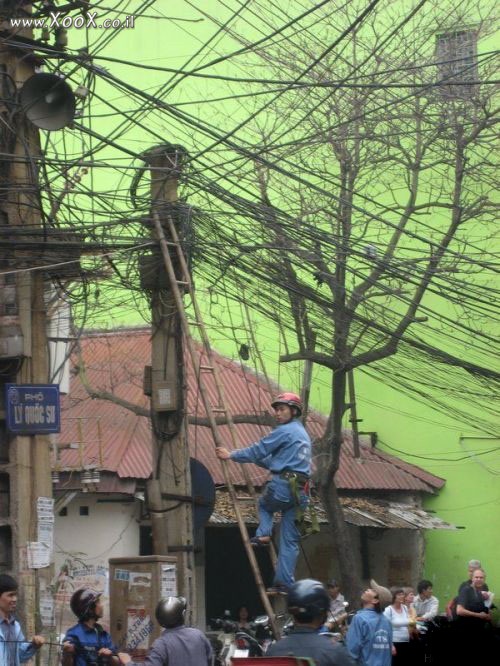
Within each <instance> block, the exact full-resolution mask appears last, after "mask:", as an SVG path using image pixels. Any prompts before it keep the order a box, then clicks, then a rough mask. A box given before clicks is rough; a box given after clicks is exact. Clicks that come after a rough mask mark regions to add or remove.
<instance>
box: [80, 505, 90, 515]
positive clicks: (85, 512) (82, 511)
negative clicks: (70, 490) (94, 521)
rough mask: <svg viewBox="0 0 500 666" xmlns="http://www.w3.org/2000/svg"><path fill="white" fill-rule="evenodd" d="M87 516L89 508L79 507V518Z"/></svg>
mask: <svg viewBox="0 0 500 666" xmlns="http://www.w3.org/2000/svg"><path fill="white" fill-rule="evenodd" d="M88 515H89V507H88V506H81V507H80V516H88Z"/></svg>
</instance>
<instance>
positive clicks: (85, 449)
mask: <svg viewBox="0 0 500 666" xmlns="http://www.w3.org/2000/svg"><path fill="white" fill-rule="evenodd" d="M80 348H81V353H82V357H83V360H84V366H85V375H86V380H87V383H88V385H89V386H90V387H92V388H93V389H96V390H97V391H100V392H107V393H112V394H113V395H115V396H116V397H117V398H118V399H119V400H120V401H122V403H123V402H125V403H130V404H133V405H137V407H138V408H139V411H141V410H142V413H144V410H149V398H148V397H146V396H144V394H143V374H144V366H145V365H149V364H150V362H151V361H150V359H151V338H150V331H149V329H148V330H146V329H118V330H114V331H107V332H100V333H86V334H84V335H83V336H82V338H81V340H80ZM214 356H215V359H216V362H217V364H218V369H219V375H220V377H221V380H222V383H223V386H224V391H225V396H226V401H227V403H228V405H229V408H230V410H231V412H232V413H233V415H235V414H248V415H255V414H260V413H265V412H267V411H268V410H269V404H270V402H271V398H272V395H271V390H273V389H271V390H270V389H269V387H268V385H267V383H266V382H265V381H264V380H263V379H261V378H260V377H258V376H256V374H255V373H254V372H253V371H252V370H250V369H248V368H246V367H245V366H244V365H242V364H241V363H239V362H236V361H231V360H229V359H226V358H223V357H222V356H219V355H217V354H214ZM71 360H72V365H73V371H72V379H71V390H70V394H69V395H68V396H65V397H64V398H63V400H62V431H61V433H60V435H59V436H58V439H59V448H60V459H59V462H58V465H57V466H58V467H59V468H61V469H82V468H92V467H97V468H99V469H101V470H104V471H111V472H116V473H117V474H118V476H119V477H121V478H126V477H132V478H138V479H146V478H148V477H149V475H150V473H151V427H150V421H149V418H148V417H147V416H144V415H139V414H137V413H134V412H132V411H130V410H129V409H126V408H125V407H124V406H123V404H116V403H114V402H111V401H109V400H105V399H92V398H91V397H89V395H88V393H87V391H86V390H85V388H84V386H83V384H82V382H81V380H80V378H79V376H78V374H77V372H76V368H77V366H79V363H80V360H79V357H78V356H77V355H73V357H72V359H71ZM205 381H206V383H207V387H208V390H209V391H210V393H211V395H212V396H213V395H214V390H213V379H212V377H211V376H210V375H208V374H207V375H206V379H205ZM187 384H188V397H187V407H188V414H189V415H191V416H193V415H196V416H198V417H205V416H206V414H205V411H204V408H203V405H202V401H201V396H200V394H199V389H198V387H197V383H196V377H195V373H194V371H193V368H192V366H191V363H190V362H188V363H187ZM275 388H276V387H275ZM325 423H326V420H325V418H324V417H323V416H321V415H319V414H317V413H312V414H311V415H310V416H309V418H308V422H307V429H308V431H309V433H310V435H311V437H313V438H317V437H319V436H320V435H322V434H323V430H324V426H325ZM269 429H270V427H269V426H260V425H255V424H237V425H236V430H237V434H238V439H239V444H240V446H246V445H247V444H249V443H251V442H254V441H256V440H257V439H259V438H260V437H261V436H262V435H263V434H264V433H265V432H268V431H269ZM220 430H221V436H222V438H223V440H224V442H225V443H226V445H227V446H228V447H229V448H231V438H230V435H229V429H228V427H227V426H220ZM188 439H189V446H190V454H191V456H192V457H195V458H197V459H198V460H200V461H201V462H202V463H203V464H204V465H205V466H206V467H207V469H208V470H209V472H210V474H211V475H212V477H213V479H214V481H215V483H216V484H217V485H221V484H223V483H224V479H223V475H222V471H221V465H220V462H219V461H218V460H217V458H216V457H215V453H214V443H213V438H212V433H211V431H210V428H207V427H204V426H199V425H198V426H195V425H193V424H190V425H189V430H188ZM80 442H81V443H82V444H80ZM229 467H230V475H231V478H232V480H233V482H234V483H235V484H243V483H244V481H243V475H242V467H243V466H242V465H237V464H235V463H229ZM245 467H246V468H247V470H248V471H249V473H250V478H251V480H252V482H253V483H254V484H255V485H262V483H263V482H264V481H265V479H266V477H267V473H266V472H265V470H263V469H261V468H259V467H256V466H254V465H245ZM336 481H337V487H338V488H339V489H341V490H357V491H360V490H362V491H364V490H386V491H391V490H399V491H424V492H435V491H436V490H437V489H439V488H441V487H442V485H443V484H444V480H443V479H440V478H439V477H436V476H434V475H432V474H429V473H428V472H426V471H425V470H423V469H422V468H420V467H417V466H415V465H411V464H410V463H406V462H404V461H402V460H400V459H399V458H396V457H394V456H391V455H389V454H387V453H383V452H381V451H379V450H378V449H376V448H372V447H371V446H369V445H367V444H366V443H365V444H363V445H362V447H361V457H360V458H355V457H354V455H353V448H352V441H351V437H350V433H346V434H345V440H344V446H343V449H342V453H341V458H340V468H339V471H338V473H337V476H336Z"/></svg>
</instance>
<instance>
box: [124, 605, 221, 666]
mask: <svg viewBox="0 0 500 666" xmlns="http://www.w3.org/2000/svg"><path fill="white" fill-rule="evenodd" d="M185 614H186V600H185V599H184V597H166V598H165V599H160V601H159V602H158V605H157V606H156V611H155V615H156V620H157V621H158V624H159V625H160V626H161V627H163V628H164V629H165V631H164V632H163V633H162V634H161V635H160V636H159V638H157V639H156V640H155V641H154V643H153V645H152V646H151V649H150V650H149V652H148V654H147V656H146V660H145V662H144V666H211V664H212V660H213V652H212V646H211V645H210V643H209V641H208V639H207V637H206V636H205V634H204V633H203V632H202V631H200V630H199V629H196V628H195V627H186V626H185V625H184V616H185ZM125 663H127V664H132V662H131V660H130V657H129V658H128V659H126V660H125Z"/></svg>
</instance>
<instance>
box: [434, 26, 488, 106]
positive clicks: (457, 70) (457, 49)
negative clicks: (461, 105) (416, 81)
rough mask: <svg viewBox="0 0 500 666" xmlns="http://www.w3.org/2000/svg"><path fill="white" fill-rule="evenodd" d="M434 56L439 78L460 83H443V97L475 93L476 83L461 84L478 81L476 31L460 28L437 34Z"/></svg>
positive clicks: (465, 95)
mask: <svg viewBox="0 0 500 666" xmlns="http://www.w3.org/2000/svg"><path fill="white" fill-rule="evenodd" d="M436 57H437V68H438V77H439V80H440V81H441V80H444V81H447V82H448V81H450V82H452V81H455V82H457V83H458V84H461V85H452V84H450V85H446V84H443V85H442V86H441V88H440V90H441V94H442V96H443V97H447V98H467V99H469V98H471V97H473V96H474V95H476V94H477V91H478V86H477V85H463V84H464V83H469V82H472V81H478V80H479V75H478V71H477V32H476V31H475V30H461V31H457V32H447V33H444V34H442V35H438V38H437V44H436Z"/></svg>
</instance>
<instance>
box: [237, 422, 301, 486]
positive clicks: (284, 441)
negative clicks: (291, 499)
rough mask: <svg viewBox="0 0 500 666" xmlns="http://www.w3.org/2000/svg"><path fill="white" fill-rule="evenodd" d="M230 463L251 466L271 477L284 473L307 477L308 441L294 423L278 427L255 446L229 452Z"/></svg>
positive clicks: (296, 423)
mask: <svg viewBox="0 0 500 666" xmlns="http://www.w3.org/2000/svg"><path fill="white" fill-rule="evenodd" d="M231 460H234V461H235V462H238V463H254V464H256V465H259V466H260V467H264V468H265V469H268V470H269V471H270V472H272V473H273V474H280V473H281V472H284V471H285V470H288V471H291V472H300V473H301V474H306V475H307V476H309V475H310V474H311V438H310V437H309V435H308V434H307V432H306V429H305V428H304V426H303V425H302V423H301V422H300V421H299V420H298V419H292V420H291V421H289V422H288V423H282V424H280V425H278V426H277V427H276V428H275V429H274V430H272V431H271V432H270V433H269V434H268V435H265V436H264V437H262V439H259V441H258V442H256V443H255V444H252V445H251V446H247V447H246V448H245V449H237V450H235V451H231Z"/></svg>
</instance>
